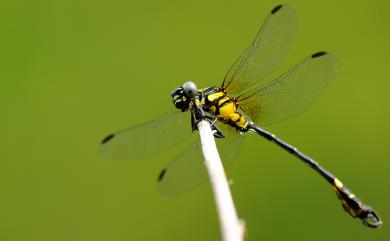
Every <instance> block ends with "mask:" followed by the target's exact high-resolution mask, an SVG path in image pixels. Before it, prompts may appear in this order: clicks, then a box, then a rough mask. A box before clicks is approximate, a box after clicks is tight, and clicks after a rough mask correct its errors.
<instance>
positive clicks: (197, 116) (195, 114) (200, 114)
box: [191, 107, 225, 138]
mask: <svg viewBox="0 0 390 241" xmlns="http://www.w3.org/2000/svg"><path fill="white" fill-rule="evenodd" d="M202 120H206V121H208V122H210V126H211V130H212V131H213V134H214V137H216V138H224V137H225V135H224V134H223V132H222V131H221V130H220V129H219V128H218V127H217V126H216V125H215V123H216V121H217V118H216V117H215V115H213V114H211V113H208V112H206V111H204V110H203V109H202V108H201V107H197V108H194V110H193V111H192V114H191V125H192V131H196V130H198V123H199V122H200V121H202Z"/></svg>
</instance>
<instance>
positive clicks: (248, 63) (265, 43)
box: [222, 4, 297, 94]
mask: <svg viewBox="0 0 390 241" xmlns="http://www.w3.org/2000/svg"><path fill="white" fill-rule="evenodd" d="M296 25H297V14H296V11H295V10H294V9H293V8H292V7H291V6H289V5H286V4H282V5H278V6H276V7H275V8H274V9H272V11H271V12H270V13H269V15H268V17H267V18H266V19H265V21H264V23H263V25H262V26H261V28H260V30H259V32H258V33H257V35H256V38H255V40H254V41H253V43H252V44H251V45H250V46H249V47H248V49H247V50H246V51H245V52H244V53H243V54H242V55H241V56H240V58H239V59H238V60H237V61H236V62H235V63H234V64H233V66H232V67H231V68H230V70H229V71H228V72H227V74H226V76H225V79H224V81H223V83H222V89H223V90H226V92H228V93H229V94H237V93H240V92H242V91H243V90H244V89H246V88H248V87H249V86H251V85H252V84H254V83H256V82H258V81H261V80H263V79H264V77H266V76H267V75H268V74H270V73H271V72H273V71H274V70H275V69H276V68H277V67H278V66H279V65H280V63H281V62H282V60H283V59H284V57H285V56H286V55H287V52H288V50H289V48H290V46H291V44H292V40H293V38H294V34H295V29H296Z"/></svg>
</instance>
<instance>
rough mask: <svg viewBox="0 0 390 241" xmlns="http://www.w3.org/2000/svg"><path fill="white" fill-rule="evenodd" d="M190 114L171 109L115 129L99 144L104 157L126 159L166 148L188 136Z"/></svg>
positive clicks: (189, 133)
mask: <svg viewBox="0 0 390 241" xmlns="http://www.w3.org/2000/svg"><path fill="white" fill-rule="evenodd" d="M190 120H191V116H190V114H189V113H182V112H180V111H179V110H173V111H170V112H167V113H165V114H163V115H162V116H160V117H159V118H157V119H155V120H152V121H148V122H145V123H143V124H140V125H136V126H133V127H130V128H128V129H125V130H121V131H118V132H115V133H113V134H111V135H109V136H107V137H106V138H104V139H103V141H102V142H101V145H100V151H101V155H102V157H103V158H104V159H110V160H129V159H137V158H140V157H143V156H146V155H150V154H154V153H157V152H160V151H164V150H167V149H169V148H171V147H173V146H175V145H177V144H179V143H180V142H182V141H183V140H185V139H186V138H187V137H188V136H190V135H191V133H192V130H191V122H190Z"/></svg>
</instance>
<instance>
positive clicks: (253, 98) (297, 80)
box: [101, 4, 382, 227]
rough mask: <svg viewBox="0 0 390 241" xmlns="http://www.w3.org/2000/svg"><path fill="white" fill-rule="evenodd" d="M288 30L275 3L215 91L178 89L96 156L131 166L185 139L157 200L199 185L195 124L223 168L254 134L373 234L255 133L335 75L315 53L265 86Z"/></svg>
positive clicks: (339, 187) (355, 203)
mask: <svg viewBox="0 0 390 241" xmlns="http://www.w3.org/2000/svg"><path fill="white" fill-rule="evenodd" d="M296 23H297V14H296V11H295V10H294V9H293V8H292V7H290V6H288V5H285V4H283V5H278V6H276V7H275V8H273V9H272V10H271V12H270V13H269V15H268V16H267V18H266V19H265V21H264V23H263V25H262V26H261V28H260V30H259V32H258V33H257V35H256V38H255V40H254V41H253V43H252V44H251V45H250V46H249V47H248V49H247V50H246V51H245V52H244V53H243V54H242V55H241V56H240V58H239V59H238V60H237V61H236V62H235V63H234V64H233V66H232V67H231V68H230V70H229V71H228V72H227V74H226V76H225V78H224V80H223V82H222V85H221V86H214V87H208V88H205V89H198V88H197V87H196V85H195V83H193V82H186V83H185V84H183V85H182V86H180V87H178V88H177V89H175V90H174V91H173V92H172V94H171V97H172V101H173V103H174V105H175V107H176V110H175V111H170V112H168V113H166V114H164V115H162V116H160V117H159V118H157V119H155V120H152V121H149V122H146V123H143V124H140V125H137V126H133V127H130V128H128V129H125V130H122V131H118V132H116V133H113V134H111V135H109V136H107V137H106V138H104V139H103V141H102V142H101V153H102V155H103V157H104V158H106V159H122V160H126V159H137V158H141V157H144V156H146V155H150V154H155V153H158V152H161V151H164V150H167V149H170V148H173V147H175V146H177V145H178V144H181V143H183V142H185V140H187V139H190V140H192V143H190V144H189V145H188V147H186V148H185V149H184V150H183V151H182V152H181V153H180V154H178V155H177V156H176V157H175V158H174V159H173V161H172V162H171V163H169V164H168V165H167V166H166V167H165V168H164V169H163V170H162V171H161V173H160V174H159V176H158V186H159V189H160V190H161V192H162V193H164V194H178V193H181V192H184V191H187V190H190V189H191V188H194V187H196V186H198V185H199V184H201V183H202V182H204V181H205V180H207V174H206V171H205V170H204V166H203V158H202V156H201V150H200V143H199V138H196V135H194V134H193V131H194V130H196V123H197V122H198V121H199V120H202V119H206V120H208V121H210V123H211V124H212V129H213V130H214V135H215V137H218V138H217V145H218V149H219V151H220V154H221V156H222V160H223V161H224V162H225V164H228V163H229V162H230V161H231V160H233V159H234V158H235V156H236V154H237V152H238V150H239V147H240V145H241V144H242V142H243V138H244V135H243V133H246V132H254V133H257V134H258V135H260V136H262V137H264V138H266V139H267V140H269V141H271V142H273V143H275V144H277V145H278V146H280V147H281V148H283V149H284V150H286V151H287V152H289V153H290V154H292V155H294V156H296V157H297V158H299V159H300V160H302V161H303V162H304V163H306V164H308V166H309V167H310V168H312V169H313V170H315V171H316V172H317V173H319V174H320V175H321V176H322V177H323V178H324V179H325V180H326V181H327V182H329V183H330V184H331V185H332V187H333V189H334V191H335V192H336V194H337V197H338V198H339V199H340V200H341V203H342V206H343V208H344V209H345V211H346V212H348V213H349V214H350V215H351V216H352V217H354V218H359V219H361V220H362V222H363V223H364V224H365V225H367V226H369V227H379V226H380V225H381V224H382V222H381V220H380V218H379V217H378V215H377V214H376V212H375V211H374V210H373V209H372V208H371V207H369V206H367V205H366V204H364V203H363V202H361V201H360V200H359V199H358V198H357V197H356V196H355V195H354V194H353V193H352V192H351V191H350V190H349V189H347V188H346V187H345V186H344V185H343V183H342V182H341V181H340V180H338V179H337V178H336V177H335V176H334V175H333V174H331V173H330V172H329V171H327V170H325V169H324V168H323V167H322V166H320V165H319V164H318V163H317V162H316V161H314V160H313V159H312V158H310V157H309V156H307V155H305V154H304V153H302V152H301V151H299V150H297V148H295V147H293V146H291V145H290V144H288V143H286V142H285V141H283V140H281V139H280V138H278V137H276V136H275V135H273V134H272V133H270V132H268V131H266V130H264V129H263V128H262V127H264V126H267V125H270V124H273V123H275V122H278V121H282V120H284V119H287V118H290V117H292V116H295V115H297V114H299V113H301V112H302V111H304V110H305V109H306V108H308V107H309V106H310V105H311V104H312V103H313V102H314V100H315V99H316V98H317V97H318V96H319V95H320V94H321V93H322V92H323V90H324V89H325V88H326V87H327V85H328V84H329V82H330V81H331V80H332V78H333V77H334V75H335V73H336V71H337V67H338V62H337V59H336V58H335V57H334V56H333V55H331V54H330V53H327V52H317V53H314V54H312V55H310V56H308V57H307V58H305V59H303V60H302V61H301V62H299V63H298V64H296V65H295V66H293V67H292V68H291V69H289V70H288V71H287V72H286V73H284V74H282V75H281V76H279V77H277V78H275V79H272V80H267V78H266V77H267V76H268V75H269V74H270V73H272V72H273V71H274V70H275V69H276V68H277V67H278V66H279V65H280V64H281V61H282V60H283V59H284V57H285V56H286V54H287V51H288V49H289V47H290V45H291V43H292V39H293V37H294V33H295V27H296ZM178 109H179V110H178ZM188 113H190V114H188ZM190 121H191V123H190ZM191 129H192V131H191ZM191 138H192V139H191Z"/></svg>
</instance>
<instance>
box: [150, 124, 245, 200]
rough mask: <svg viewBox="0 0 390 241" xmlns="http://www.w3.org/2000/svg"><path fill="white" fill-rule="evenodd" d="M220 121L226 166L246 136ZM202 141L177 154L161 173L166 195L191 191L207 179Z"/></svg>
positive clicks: (219, 143) (219, 145) (220, 143)
mask: <svg viewBox="0 0 390 241" xmlns="http://www.w3.org/2000/svg"><path fill="white" fill-rule="evenodd" d="M224 125H225V124H222V123H220V124H219V125H218V127H220V128H221V130H222V131H223V132H224V134H225V138H219V139H216V143H217V148H218V151H219V154H220V156H221V160H222V162H223V164H224V166H227V165H229V164H230V163H231V162H232V161H233V160H234V159H235V157H236V156H237V153H238V151H239V149H240V146H241V145H242V143H243V141H244V136H243V135H241V134H239V133H238V132H237V131H236V130H234V129H233V128H232V127H230V126H224ZM203 160H204V158H203V155H202V149H201V143H200V141H199V139H198V140H197V141H194V142H193V143H192V144H191V145H189V146H188V147H187V148H186V149H185V150H184V151H183V152H181V153H180V154H179V155H178V156H176V157H175V158H174V159H173V160H172V161H171V162H170V163H169V164H168V165H167V166H166V167H165V168H164V169H163V170H162V171H161V173H160V175H159V177H158V187H159V189H160V191H161V193H163V194H165V195H176V194H180V193H183V192H186V191H189V190H191V189H193V188H195V187H197V186H199V185H201V184H203V183H204V182H206V181H207V179H208V177H207V171H206V169H205V167H204V161H203Z"/></svg>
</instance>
